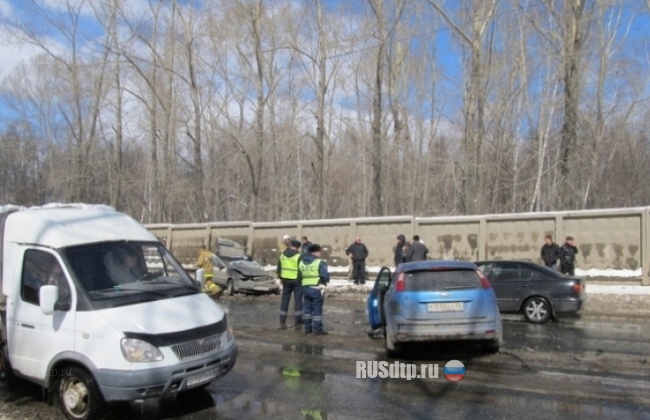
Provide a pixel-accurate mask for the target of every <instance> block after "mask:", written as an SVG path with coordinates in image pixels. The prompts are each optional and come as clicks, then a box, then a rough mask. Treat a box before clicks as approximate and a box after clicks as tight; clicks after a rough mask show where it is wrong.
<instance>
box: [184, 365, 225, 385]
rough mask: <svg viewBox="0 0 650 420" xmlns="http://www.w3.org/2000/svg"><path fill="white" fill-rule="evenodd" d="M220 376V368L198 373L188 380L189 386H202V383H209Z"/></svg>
mask: <svg viewBox="0 0 650 420" xmlns="http://www.w3.org/2000/svg"><path fill="white" fill-rule="evenodd" d="M218 374H219V368H217V369H212V370H208V371H205V372H201V373H197V374H196V375H192V376H190V377H188V378H187V386H192V385H196V384H200V383H201V382H205V381H209V380H211V379H214V378H216V377H217V375H218Z"/></svg>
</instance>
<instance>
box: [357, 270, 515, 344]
mask: <svg viewBox="0 0 650 420" xmlns="http://www.w3.org/2000/svg"><path fill="white" fill-rule="evenodd" d="M368 316H369V322H370V326H371V327H372V328H373V329H379V328H383V332H384V337H385V340H386V353H387V354H388V355H389V356H396V355H397V354H399V353H400V352H401V351H402V348H403V344H404V343H409V342H423V341H440V340H445V341H453V340H476V341H481V342H483V343H485V347H486V349H487V350H488V351H490V352H497V351H498V350H499V347H500V346H501V345H502V344H503V327H502V325H501V316H500V314H499V308H498V307H497V300H496V297H495V295H494V291H493V290H492V286H491V285H490V282H489V281H488V280H487V278H486V277H485V276H484V275H483V273H481V271H479V269H478V268H477V267H476V265H474V264H472V263H470V262H465V261H440V260H429V261H418V262H411V263H404V264H400V265H399V266H398V267H397V269H396V270H395V273H394V274H392V273H391V270H390V268H388V267H382V269H381V270H380V271H379V274H378V276H377V280H376V281H375V285H374V287H373V289H372V291H371V292H370V295H369V296H368Z"/></svg>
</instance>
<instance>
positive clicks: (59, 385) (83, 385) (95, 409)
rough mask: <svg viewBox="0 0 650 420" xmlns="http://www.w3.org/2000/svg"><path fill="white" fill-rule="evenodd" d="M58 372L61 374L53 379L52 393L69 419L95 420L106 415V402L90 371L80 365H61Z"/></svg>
mask: <svg viewBox="0 0 650 420" xmlns="http://www.w3.org/2000/svg"><path fill="white" fill-rule="evenodd" d="M56 372H57V373H61V374H60V375H58V376H55V377H53V378H52V380H51V382H50V386H51V388H50V392H51V395H52V396H55V398H56V400H57V401H58V403H59V405H60V407H61V410H62V411H63V413H64V414H65V416H66V417H67V418H68V419H71V420H86V419H94V418H101V417H102V416H103V415H104V414H105V408H106V401H105V400H104V396H103V395H102V392H101V389H100V388H99V385H98V384H97V380H96V379H95V377H94V376H93V375H92V374H91V373H90V371H89V370H88V369H86V368H85V367H84V366H83V365H81V364H79V363H67V364H66V363H59V364H57V371H56Z"/></svg>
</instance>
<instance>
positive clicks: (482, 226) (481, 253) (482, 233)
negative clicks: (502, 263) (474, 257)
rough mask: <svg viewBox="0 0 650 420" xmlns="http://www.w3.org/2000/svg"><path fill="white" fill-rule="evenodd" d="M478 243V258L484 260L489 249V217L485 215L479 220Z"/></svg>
mask: <svg viewBox="0 0 650 420" xmlns="http://www.w3.org/2000/svg"><path fill="white" fill-rule="evenodd" d="M476 245H477V246H478V259H479V260H484V259H485V258H486V257H485V255H486V252H485V251H486V249H487V219H486V217H485V216H483V217H481V220H480V221H479V225H478V241H477V244H476Z"/></svg>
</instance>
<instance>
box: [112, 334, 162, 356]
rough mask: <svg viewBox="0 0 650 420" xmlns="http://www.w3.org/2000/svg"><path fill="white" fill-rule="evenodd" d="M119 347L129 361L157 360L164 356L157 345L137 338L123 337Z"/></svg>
mask: <svg viewBox="0 0 650 420" xmlns="http://www.w3.org/2000/svg"><path fill="white" fill-rule="evenodd" d="M120 347H121V348H122V354H123V355H124V358H125V359H126V360H128V361H129V362H157V361H159V360H162V359H163V358H164V357H163V354H162V353H161V352H160V350H158V347H156V346H153V345H151V344H149V343H147V342H146V341H143V340H139V339H137V338H123V339H122V340H121V341H120Z"/></svg>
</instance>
